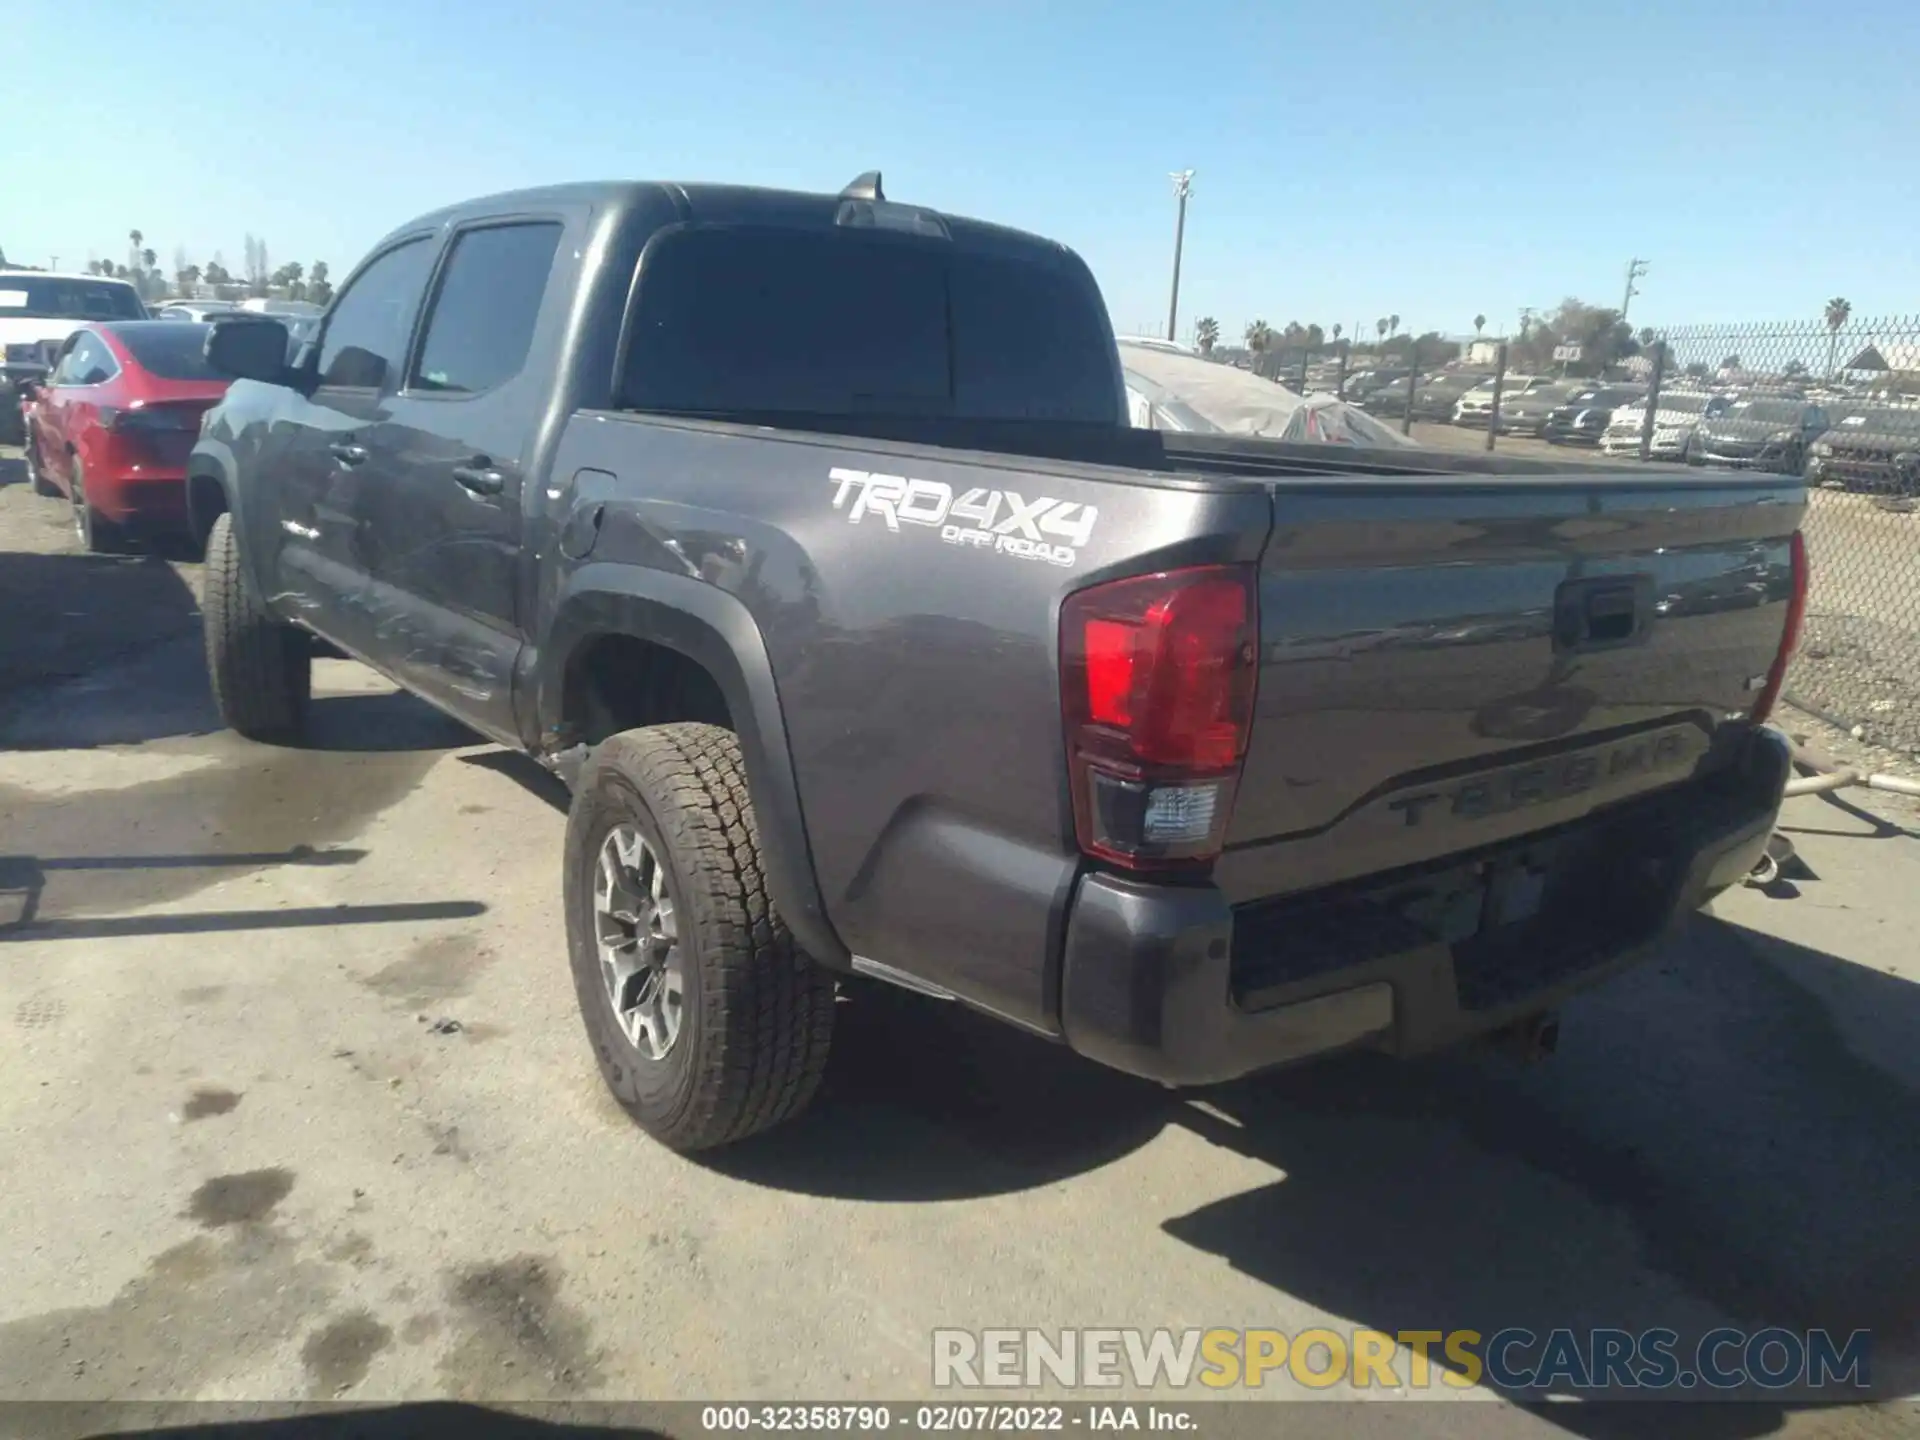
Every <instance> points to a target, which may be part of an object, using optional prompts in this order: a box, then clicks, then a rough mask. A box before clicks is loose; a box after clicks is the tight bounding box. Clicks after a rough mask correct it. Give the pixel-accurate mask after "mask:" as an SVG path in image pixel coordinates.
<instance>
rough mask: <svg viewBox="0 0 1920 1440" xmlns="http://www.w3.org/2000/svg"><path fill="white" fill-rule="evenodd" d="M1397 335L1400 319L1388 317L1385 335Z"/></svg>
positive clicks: (1393, 316) (1394, 316)
mask: <svg viewBox="0 0 1920 1440" xmlns="http://www.w3.org/2000/svg"><path fill="white" fill-rule="evenodd" d="M1399 333H1400V317H1399V316H1398V315H1389V316H1388V317H1387V334H1389V335H1398V334H1399Z"/></svg>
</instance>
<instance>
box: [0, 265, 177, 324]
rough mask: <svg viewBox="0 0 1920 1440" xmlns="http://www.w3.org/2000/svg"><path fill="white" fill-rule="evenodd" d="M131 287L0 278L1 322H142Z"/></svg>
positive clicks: (143, 309) (12, 273)
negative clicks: (9, 320)
mask: <svg viewBox="0 0 1920 1440" xmlns="http://www.w3.org/2000/svg"><path fill="white" fill-rule="evenodd" d="M146 313H147V312H146V307H145V306H143V305H142V304H141V303H140V297H139V296H138V295H137V294H135V293H134V289H133V287H132V286H131V285H122V284H118V283H116V282H115V281H112V280H86V279H81V278H77V277H67V276H44V275H24V274H21V273H19V272H17V271H8V272H7V273H6V274H4V275H0V320H8V319H11V320H140V319H144V318H145V316H146Z"/></svg>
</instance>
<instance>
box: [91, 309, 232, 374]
mask: <svg viewBox="0 0 1920 1440" xmlns="http://www.w3.org/2000/svg"><path fill="white" fill-rule="evenodd" d="M211 329H213V327H212V326H211V325H195V324H191V323H184V322H181V323H176V322H174V321H171V320H165V321H158V320H157V321H155V322H154V323H153V324H151V325H121V326H116V327H115V329H114V332H113V338H114V339H116V340H118V341H119V342H120V343H121V344H122V345H124V346H125V347H126V348H127V353H128V354H130V355H132V356H133V359H134V363H135V364H137V365H138V366H139V367H140V368H141V369H142V370H145V371H147V372H148V373H149V374H152V375H158V376H159V377H160V378H161V379H162V380H224V379H227V378H228V377H227V376H224V375H222V374H220V373H219V372H218V371H217V370H215V369H214V368H213V367H212V366H211V365H209V364H208V363H207V357H206V348H207V332H208V331H209V330H211Z"/></svg>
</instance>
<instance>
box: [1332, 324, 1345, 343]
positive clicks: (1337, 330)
mask: <svg viewBox="0 0 1920 1440" xmlns="http://www.w3.org/2000/svg"><path fill="white" fill-rule="evenodd" d="M1346 328H1347V327H1346V326H1344V325H1336V326H1334V327H1333V338H1334V339H1336V340H1338V339H1339V338H1340V332H1341V331H1342V330H1344V329H1346Z"/></svg>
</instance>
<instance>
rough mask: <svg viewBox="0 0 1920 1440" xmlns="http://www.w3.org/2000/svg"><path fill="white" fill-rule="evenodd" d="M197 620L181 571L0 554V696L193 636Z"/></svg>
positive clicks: (131, 561) (161, 564) (113, 560)
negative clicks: (2, 619)
mask: <svg viewBox="0 0 1920 1440" xmlns="http://www.w3.org/2000/svg"><path fill="white" fill-rule="evenodd" d="M199 614H200V606H199V602H198V600H197V599H196V598H195V596H194V594H193V591H192V589H191V588H190V587H189V586H188V584H187V581H186V580H185V578H183V577H182V575H181V573H180V571H179V570H178V569H176V568H175V567H174V566H172V565H169V564H167V563H166V562H165V561H164V560H161V559H159V558H157V557H153V556H132V555H126V556H116V555H80V554H65V555H58V554H56V555H43V554H39V553H36V552H33V551H17V550H16V551H9V552H7V553H5V554H4V555H0V615H4V616H5V617H6V623H5V624H4V625H0V698H3V697H6V696H7V695H9V694H10V693H11V692H13V691H15V690H18V689H23V688H25V687H28V686H39V685H52V684H58V683H60V682H62V681H70V680H75V679H78V678H80V677H82V676H84V675H86V674H87V673H88V672H89V671H90V670H92V669H93V668H94V667H95V666H97V665H100V664H102V663H103V662H105V661H108V660H112V659H115V658H119V657H131V656H135V655H139V654H142V653H144V652H145V651H147V650H149V649H151V648H152V647H153V646H156V645H159V644H162V643H164V642H166V641H168V640H172V639H174V638H176V637H177V636H180V635H182V634H185V633H187V632H189V631H192V632H194V633H196V634H197V633H198V630H199Z"/></svg>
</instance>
